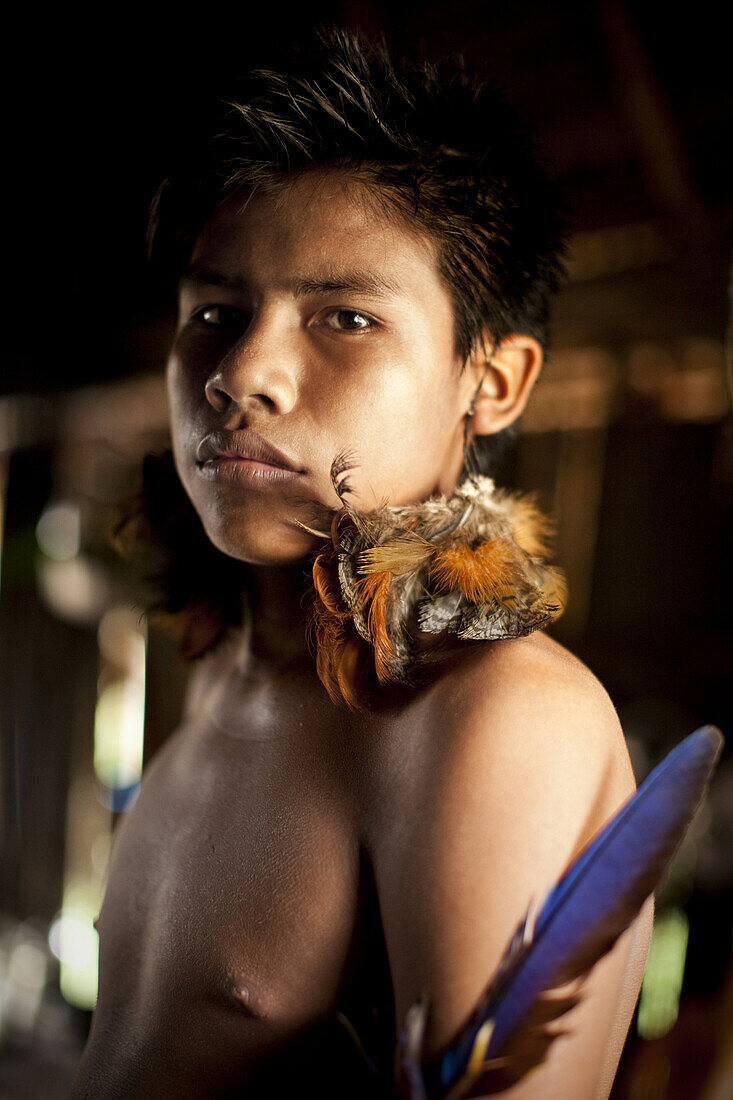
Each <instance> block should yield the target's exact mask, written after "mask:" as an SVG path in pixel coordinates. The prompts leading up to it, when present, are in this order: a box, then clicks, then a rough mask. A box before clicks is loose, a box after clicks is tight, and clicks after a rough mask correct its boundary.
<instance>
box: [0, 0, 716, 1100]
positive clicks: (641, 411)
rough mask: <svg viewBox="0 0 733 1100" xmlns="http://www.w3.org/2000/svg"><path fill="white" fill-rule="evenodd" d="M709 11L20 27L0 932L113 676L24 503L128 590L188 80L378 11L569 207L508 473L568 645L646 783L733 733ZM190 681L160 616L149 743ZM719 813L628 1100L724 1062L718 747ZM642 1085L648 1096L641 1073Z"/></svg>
mask: <svg viewBox="0 0 733 1100" xmlns="http://www.w3.org/2000/svg"><path fill="white" fill-rule="evenodd" d="M719 11H720V8H719V7H718V6H717V5H713V4H712V3H709V2H704V3H698V4H695V5H694V6H693V7H691V8H688V9H686V10H685V11H684V14H678V15H673V14H672V13H671V9H670V8H667V7H664V6H662V5H659V4H651V3H636V4H634V5H633V6H632V5H631V4H627V3H622V2H615V0H608V2H605V3H603V2H590V3H583V4H581V3H566V4H562V5H548V4H540V3H532V2H520V3H510V4H507V3H503V4H496V3H478V2H475V0H464V2H460V3H453V4H449V5H448V4H443V3H440V4H439V3H432V4H422V5H419V4H401V5H398V6H394V5H387V4H379V3H370V2H367V0H363V2H358V3H357V2H354V3H345V4H344V3H342V4H339V3H333V4H330V5H326V4H318V5H313V6H310V7H305V6H301V7H299V8H297V9H284V8H282V7H278V8H275V7H274V6H273V7H271V8H269V9H268V11H266V12H265V11H263V10H262V9H261V8H260V7H255V6H247V5H237V6H236V7H234V6H230V5H224V4H216V3H211V4H207V5H206V6H205V7H204V8H202V9H201V10H187V11H186V12H185V13H184V11H183V8H181V7H178V8H172V7H171V9H170V10H166V9H165V8H164V7H163V6H160V5H158V6H155V5H153V6H148V7H146V8H142V7H135V6H131V7H130V6H128V7H124V8H123V7H111V8H106V9H102V8H98V9H89V10H86V9H84V10H83V9H81V8H75V9H73V8H68V7H64V8H59V9H58V10H56V11H55V12H52V13H50V14H44V15H43V16H41V15H40V14H38V13H37V12H35V11H31V10H28V11H25V12H22V11H18V10H16V11H15V12H14V13H13V14H12V16H10V17H8V19H7V22H6V31H7V34H6V46H5V55H6V62H12V66H10V65H6V71H10V68H11V67H12V69H13V73H14V75H13V77H12V80H10V81H9V82H6V91H5V105H6V123H5V135H4V137H5V143H4V144H5V146H6V149H7V151H8V153H9V156H8V161H7V164H6V168H5V177H6V183H7V184H8V185H9V186H8V196H7V198H6V200H5V211H6V218H5V227H4V229H5V232H4V234H3V239H4V246H5V248H4V251H5V264H4V267H5V269H6V273H7V285H8V291H7V293H6V295H5V296H4V301H5V303H6V304H7V306H9V308H6V310H5V312H4V318H3V326H2V334H3V344H4V347H3V355H2V368H1V370H0V455H4V466H3V469H4V476H3V480H4V482H5V484H6V490H7V491H6V494H5V535H4V544H3V559H2V575H1V582H2V588H1V590H0V646H2V653H3V657H2V668H0V688H1V689H2V714H3V745H2V777H1V778H2V790H1V792H0V793H1V795H2V803H1V805H0V809H2V815H3V816H2V823H3V834H2V844H3V871H2V882H1V886H2V896H1V897H0V912H1V913H2V920H3V922H4V924H3V926H2V927H3V928H5V929H6V941H4V942H7V936H10V935H11V933H12V934H13V935H14V934H15V933H16V931H17V928H18V927H21V926H22V927H24V928H25V927H30V928H32V929H33V930H34V934H37V935H39V936H40V937H41V939H43V936H44V935H45V930H47V927H48V922H49V921H51V920H52V918H53V917H54V915H55V914H56V912H57V911H58V909H59V906H60V902H61V893H62V886H63V881H64V859H65V853H66V855H67V856H68V844H69V840H68V835H69V834H68V831H65V830H67V828H68V821H69V816H70V815H71V816H73V815H74V813H75V812H79V813H81V811H76V810H75V806H76V804H75V802H74V800H73V798H70V796H69V791H70V789H71V786H72V784H73V782H74V780H75V777H76V778H77V779H78V777H79V776H83V775H84V774H85V772H84V769H85V767H87V766H88V762H87V763H85V761H87V757H89V756H90V753H91V728H92V723H93V710H94V701H95V696H96V678H97V671H98V664H97V662H98V652H97V643H96V624H95V622H94V612H93V611H91V612H89V614H88V615H87V618H86V620H84V619H83V616H82V618H81V619H79V618H77V619H73V617H72V618H71V619H69V618H68V617H66V618H64V616H63V615H60V614H59V613H58V609H57V610H54V609H53V608H52V607H49V605H48V603H47V601H46V602H44V600H43V598H42V597H41V596H40V595H39V592H38V580H37V574H38V568H39V567H38V550H37V546H36V543H35V536H34V530H35V525H36V522H37V520H38V518H39V516H40V515H41V513H42V512H43V509H44V508H45V507H46V506H47V504H48V503H49V502H52V501H53V500H55V499H57V498H60V497H65V498H73V499H77V500H80V501H81V502H82V505H83V509H82V510H83V516H84V524H83V545H84V551H85V552H86V553H87V554H88V555H89V557H90V558H91V559H92V560H93V561H95V562H96V563H97V564H98V565H99V567H100V568H101V569H103V570H104V573H105V577H106V579H107V580H106V583H107V584H108V588H109V591H110V592H111V593H112V594H114V593H115V592H116V591H117V589H116V587H115V586H116V585H117V579H116V578H117V574H116V570H117V568H118V567H117V566H116V565H115V563H114V559H113V557H112V555H111V552H110V551H109V550H108V548H107V546H106V541H105V539H106V531H107V529H108V526H109V520H110V516H111V514H112V507H113V504H114V501H115V500H116V499H117V497H118V496H119V495H120V494H121V493H122V492H123V491H124V490H126V489H127V488H129V486H130V485H131V484H132V482H133V480H134V476H135V472H136V471H137V469H138V468H139V464H140V459H141V457H142V454H144V453H145V451H146V450H147V449H149V448H150V447H151V446H156V445H162V444H163V443H164V441H165V407H164V403H163V401H162V389H161V386H160V375H161V371H162V369H163V365H164V362H165V357H166V349H167V341H168V339H169V336H170V325H171V312H170V302H169V301H168V299H167V298H166V296H165V294H164V293H163V291H162V288H161V287H160V286H159V285H158V284H157V283H156V282H155V280H154V279H153V278H152V276H151V274H150V273H149V271H148V269H147V266H146V261H145V222H146V215H147V207H148V204H149V202H150V199H151V198H152V195H153V193H154V191H155V189H156V187H157V186H158V184H159V182H160V180H161V179H162V178H163V176H164V175H165V172H166V167H167V165H168V164H169V163H170V159H171V155H172V153H173V151H174V150H175V149H176V148H177V147H178V146H179V144H180V143H181V142H182V141H185V140H186V133H187V130H188V129H189V128H190V126H191V120H192V118H194V117H195V114H196V112H197V111H198V110H199V107H200V104H201V101H202V98H203V97H204V96H205V95H211V94H212V92H216V91H217V90H218V89H220V88H221V89H222V90H223V89H226V87H227V86H228V84H229V82H230V80H231V78H232V77H233V76H235V75H236V73H237V72H240V71H242V70H243V69H245V68H247V67H249V66H250V65H253V64H255V65H266V64H268V62H269V61H270V60H271V59H272V58H273V57H274V56H275V54H276V51H277V49H278V48H279V47H280V46H281V45H282V42H283V41H284V40H286V39H297V38H298V36H299V35H300V34H302V33H304V32H305V31H306V30H307V29H308V28H310V27H311V26H312V24H313V23H314V22H318V21H323V20H328V19H330V18H334V19H336V20H338V21H340V22H343V23H345V24H347V25H352V26H353V25H359V26H361V27H362V28H363V29H364V30H365V31H367V32H368V33H375V32H377V31H379V30H384V32H385V34H386V37H387V40H388V43H389V44H390V45H391V47H392V48H393V51H394V53H396V54H400V53H403V52H407V53H410V54H412V55H413V56H427V57H430V58H436V57H438V56H440V55H441V54H443V53H448V52H451V51H460V52H462V53H463V54H464V56H465V57H466V58H467V59H468V61H469V62H472V63H474V64H477V65H486V66H487V67H488V70H489V72H490V73H491V74H492V76H493V77H494V79H495V80H496V82H497V83H498V84H499V85H500V86H501V87H503V88H504V89H505V91H506V93H507V96H508V98H509V99H510V100H511V101H512V102H513V103H514V104H515V106H516V107H517V108H518V110H519V112H520V114H521V115H522V116H523V117H524V118H525V119H526V121H527V123H528V125H529V127H530V129H531V130H532V131H533V132H534V134H535V135H536V137H537V139H538V141H539V143H540V145H541V147H542V148H543V150H544V153H545V157H546V160H547V164H548V168H549V171H550V172H551V174H552V175H553V177H554V178H555V179H556V180H557V181H558V182H559V183H560V185H561V187H562V189H563V191H564V194H565V196H566V199H567V203H568V208H569V224H570V228H571V231H572V237H571V264H570V270H571V280H570V282H569V284H568V286H567V288H566V289H565V290H564V291H563V293H562V295H561V297H560V300H559V302H558V307H557V310H556V315H555V316H556V320H555V328H554V337H553V354H552V355H551V356H550V359H549V361H548V365H547V367H546V370H545V374H544V376H543V379H542V380H541V383H540V385H539V386H538V390H537V394H536V399H535V402H534V404H533V405H531V406H530V409H529V410H528V413H527V416H526V418H525V421H526V423H525V431H524V433H523V435H522V438H521V440H520V444H519V447H518V449H517V452H516V454H515V455H514V456H513V457H510V458H509V459H508V460H507V462H506V463H505V466H504V468H503V470H502V476H503V479H504V482H506V483H510V484H515V485H517V486H518V487H520V488H527V489H531V488H537V489H539V490H540V492H541V494H542V495H543V498H544V501H545V503H546V505H547V506H548V507H551V508H553V510H554V511H555V512H556V514H557V515H558V520H559V525H560V531H559V542H558V556H559V559H560V561H561V563H562V564H563V565H564V566H565V568H566V570H567V572H568V577H569V582H570V593H571V602H570V605H569V607H568V612H567V613H566V616H565V617H564V618H563V619H562V620H560V622H559V623H558V624H557V628H556V631H555V633H556V636H557V637H558V639H559V640H560V641H562V642H564V644H566V645H567V646H568V647H569V648H570V649H572V650H573V652H575V653H577V654H578V655H579V656H580V657H581V658H582V659H583V660H584V661H586V663H587V664H588V665H589V666H590V667H591V669H592V670H593V671H594V672H595V673H596V675H597V676H598V677H599V678H600V680H601V681H602V682H603V684H604V685H605V686H606V688H607V690H608V691H609V693H610V695H611V698H612V699H613V701H614V703H615V704H616V706H617V709H618V711H619V714H620V717H621V720H622V724H623V726H624V730H625V732H626V734H627V738H628V740H629V748H630V751H631V754H632V762H633V763H634V767H635V770H636V773H637V779H639V778H641V777H642V776H643V774H645V773H646V771H647V770H648V768H649V767H650V766H651V765H652V764H653V763H654V762H655V761H656V760H657V759H658V758H659V757H660V756H661V755H662V754H663V753H664V752H666V751H667V750H668V748H669V747H671V745H672V744H674V743H675V742H676V741H678V740H679V739H680V738H681V737H683V736H685V735H686V734H687V733H689V732H691V731H692V729H694V728H695V727H696V726H697V725H700V724H702V723H703V722H713V723H715V724H717V725H719V726H720V727H721V728H722V729H723V731H724V733H726V735H727V736H728V739H729V741H730V738H731V736H733V720H732V719H733V714H732V711H733V692H732V691H731V683H732V681H733V676H732V671H733V640H732V637H731V631H730V626H729V624H730V621H731V613H732V611H733V608H732V606H731V595H730V592H731V584H730V562H731V560H732V556H731V537H730V536H731V515H732V514H733V509H732V508H731V503H732V501H733V433H732V431H731V422H730V416H729V388H728V386H729V384H730V378H728V382H727V383H726V373H725V365H724V364H725V333H726V326H727V324H728V297H727V283H728V277H729V264H730V256H731V243H732V242H733V182H732V179H733V175H732V173H731V170H730V159H731V158H730V147H731V124H732V122H733V102H732V98H731V93H730V83H731V81H730V57H729V34H728V31H727V27H725V26H724V23H723V17H722V16H721V15H720V14H719ZM729 354H730V351H729ZM728 369H729V371H730V359H729V368H728ZM110 598H112V596H110ZM183 678H184V671H183V669H182V668H181V667H180V665H177V664H176V663H175V658H174V657H173V654H172V651H171V647H170V643H169V641H168V640H167V639H166V638H165V637H164V636H163V635H162V634H158V633H156V632H155V631H151V636H150V641H149V651H148V694H147V712H146V756H148V757H149V755H150V754H151V752H152V751H153V750H154V748H155V746H156V745H157V744H159V743H160V741H161V740H163V739H164V738H165V736H166V735H167V733H168V732H170V729H171V728H172V725H173V724H174V723H175V721H176V720H177V713H178V706H179V703H180V690H179V689H180V685H181V683H182V682H183ZM709 801H710V811H709V813H708V816H707V817H706V818H705V821H704V823H703V825H704V827H701V831H700V833H699V835H698V839H697V841H696V846H695V848H694V851H692V852H689V851H688V856H687V863H685V865H684V868H683V869H682V870H681V871H679V873H678V874H677V876H676V878H675V880H674V882H673V884H672V887H670V888H669V889H668V896H667V900H668V902H669V904H675V905H678V906H681V907H682V908H683V909H684V911H685V913H686V914H687V916H688V919H689V921H690V940H689V947H688V953H687V961H686V965H685V975H684V986H683V996H682V1001H681V1008H680V1015H679V1018H678V1021H677V1023H676V1025H675V1027H674V1028H673V1029H672V1031H671V1032H669V1033H668V1035H666V1036H665V1037H663V1038H660V1039H658V1040H655V1041H653V1042H645V1041H643V1040H641V1039H638V1038H636V1036H635V1031H634V1028H632V1031H631V1032H630V1037H629V1042H628V1044H627V1051H626V1054H625V1057H624V1060H623V1062H622V1067H621V1071H620V1073H619V1078H618V1081H617V1085H616V1087H615V1091H614V1096H617V1097H618V1098H619V1100H621V1098H622V1097H626V1096H632V1095H635V1096H644V1095H655V1096H657V1095H658V1096H659V1097H662V1096H669V1097H672V1098H673V1097H678V1096H679V1097H686V1096H693V1095H698V1090H699V1089H700V1088H702V1081H703V1080H704V1078H705V1076H706V1075H707V1074H708V1073H709V1072H710V1069H711V1066H712V1065H713V1063H714V1059H715V1050H716V1049H717V1048H716V1046H715V1040H714V1038H713V1036H715V1035H717V1034H718V1031H719V1030H720V1029H721V1028H722V1027H723V1026H724V1024H723V1020H724V1011H723V1008H722V1005H723V1002H724V998H725V997H726V996H727V997H728V1003H729V1004H730V997H731V993H730V987H731V978H730V961H729V960H730V950H731V916H732V915H733V869H732V864H731V860H730V857H729V856H728V852H729V851H730V844H731V843H733V826H732V824H731V813H730V806H731V804H732V802H733V793H732V786H731V767H730V747H729V746H728V747H727V749H726V753H725V756H724V761H723V765H721V767H720V769H719V773H718V776H717V777H716V786H715V788H714V791H713V792H711V798H710V800H709ZM662 900H663V899H662ZM661 908H663V906H661ZM23 922H24V923H23ZM28 922H30V924H28ZM14 930H15V931H14ZM0 931H2V929H0ZM2 958H3V956H2V952H1V951H0V963H2ZM51 966H53V964H51ZM49 973H50V975H51V980H50V982H49V985H48V988H47V989H46V991H45V992H44V1001H43V1005H44V1009H43V1012H41V1013H40V1015H38V1016H37V1018H34V1021H33V1023H32V1026H30V1027H29V1029H27V1031H26V1033H25V1034H20V1033H19V1032H18V1030H17V1029H16V1030H13V1029H12V1028H5V1030H3V1025H2V1014H1V1011H0V1042H2V1041H3V1038H4V1046H3V1047H2V1048H1V1049H0V1096H3V1097H4V1096H7V1097H10V1098H15V1097H20V1096H25V1095H33V1096H42V1095H43V1096H49V1097H53V1096H59V1095H64V1092H63V1089H64V1087H65V1085H64V1081H65V1077H64V1074H67V1075H68V1073H69V1072H70V1071H71V1069H72V1068H73V1064H74V1062H75V1059H76V1057H78V1043H79V1041H80V1040H81V1039H83V1034H84V1030H85V1028H86V1026H87V1023H88V1018H87V1017H86V1015H84V1014H83V1013H71V1012H69V1013H68V1014H67V1013H66V1010H65V1009H64V1007H63V1005H62V1004H61V1002H60V1001H58V1000H54V990H53V969H51V970H50V971H49ZM1 978H2V966H1V965H0V979H1ZM49 1005H50V1006H51V1007H50V1008H49ZM1 1006H2V997H1V996H0V1009H1ZM693 1009H694V1012H693V1011H692V1010H693ZM44 1013H45V1014H44ZM693 1017H694V1018H695V1019H696V1020H697V1021H698V1022H697V1024H696V1025H695V1024H693V1023H692V1022H691V1020H692V1019H693ZM49 1020H50V1021H52V1023H51V1024H49ZM701 1021H702V1022H701ZM696 1027H697V1030H695V1028H696ZM49 1028H50V1031H52V1032H53V1036H55V1038H53V1041H51V1039H50V1038H49V1034H50V1031H49ZM54 1028H55V1029H56V1030H55V1031H54ZM716 1028H717V1029H718V1031H716ZM721 1034H722V1032H721ZM690 1065H692V1066H693V1069H690ZM683 1066H685V1067H687V1068H686V1069H683V1068H682V1067H683ZM649 1067H651V1068H649ZM644 1074H647V1077H646V1078H645V1077H644V1076H643V1075H644ZM655 1074H656V1076H655ZM685 1074H687V1076H685ZM34 1075H35V1076H34ZM665 1075H666V1076H665ZM690 1075H691V1076H690ZM644 1080H646V1081H647V1084H648V1082H649V1081H651V1082H653V1087H654V1088H655V1089H660V1090H662V1091H658V1092H652V1091H651V1088H652V1086H651V1085H649V1086H648V1091H647V1092H644V1091H643V1088H642V1085H640V1084H639V1082H640V1081H644ZM660 1081H661V1082H663V1084H660ZM664 1082H666V1083H664ZM644 1087H646V1086H644ZM640 1088H642V1091H638V1090H639V1089H640ZM3 1089H4V1090H5V1091H3ZM634 1089H636V1090H637V1091H636V1092H635V1091H634ZM44 1090H45V1091H44Z"/></svg>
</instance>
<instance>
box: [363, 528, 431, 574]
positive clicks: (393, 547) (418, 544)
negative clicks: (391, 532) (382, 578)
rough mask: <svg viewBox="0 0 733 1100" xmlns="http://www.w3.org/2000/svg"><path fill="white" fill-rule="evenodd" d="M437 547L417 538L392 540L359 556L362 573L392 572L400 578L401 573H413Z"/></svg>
mask: <svg viewBox="0 0 733 1100" xmlns="http://www.w3.org/2000/svg"><path fill="white" fill-rule="evenodd" d="M434 549H435V547H434V546H433V545H432V543H430V542H428V540H427V539H423V538H420V537H419V536H415V537H412V538H404V539H392V541H391V542H384V543H382V544H381V545H380V546H370V547H369V548H368V549H367V550H362V552H361V553H360V554H359V568H358V571H359V572H360V573H383V572H390V573H394V574H395V575H396V576H398V575H399V574H400V573H412V572H413V570H415V569H419V568H420V566H421V565H422V564H423V563H424V562H425V561H426V560H427V559H428V558H429V557H430V555H431V554H432V553H433V551H434Z"/></svg>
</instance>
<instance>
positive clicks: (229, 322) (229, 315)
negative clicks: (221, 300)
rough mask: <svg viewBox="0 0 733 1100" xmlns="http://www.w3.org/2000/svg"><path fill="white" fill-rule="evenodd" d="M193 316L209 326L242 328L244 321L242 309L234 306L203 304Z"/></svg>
mask: <svg viewBox="0 0 733 1100" xmlns="http://www.w3.org/2000/svg"><path fill="white" fill-rule="evenodd" d="M193 316H194V320H196V321H200V322H201V324H202V325H205V326H206V327H207V328H241V327H242V325H243V323H244V321H243V317H242V312H241V310H239V309H235V307H234V306H225V305H211V306H202V307H201V309H197V310H196V312H195V313H194V315H193Z"/></svg>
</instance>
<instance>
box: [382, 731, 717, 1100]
mask: <svg viewBox="0 0 733 1100" xmlns="http://www.w3.org/2000/svg"><path fill="white" fill-rule="evenodd" d="M722 745H723V736H722V734H721V732H720V730H718V729H717V728H716V727H715V726H703V727H701V728H700V729H698V730H696V731H695V732H694V733H692V734H690V736H689V737H687V738H685V740H683V741H682V742H680V744H679V745H677V747H676V748H675V749H673V750H672V751H671V752H670V753H669V754H668V755H667V756H666V757H665V758H664V760H663V761H662V762H661V763H660V764H658V765H657V767H656V768H655V769H654V770H653V771H652V772H651V773H650V774H649V775H648V776H647V778H646V779H645V780H644V782H643V783H642V784H641V786H640V787H639V789H638V790H637V791H636V793H635V794H634V795H632V796H631V797H630V798H629V799H628V800H627V801H626V803H624V805H623V806H622V807H621V808H620V809H619V810H618V811H617V813H616V814H615V815H614V816H613V817H612V818H611V820H610V821H609V822H608V823H607V824H606V825H605V826H604V827H603V829H601V830H600V832H599V833H598V834H597V835H596V836H595V838H594V839H593V840H592V841H591V842H590V843H589V844H588V845H587V846H586V848H585V849H584V851H583V852H582V853H581V854H580V855H579V856H578V857H577V858H576V859H575V860H574V861H573V863H572V864H571V865H570V867H569V868H568V869H567V871H566V872H565V874H564V875H563V877H562V878H561V879H560V881H559V882H558V883H557V885H556V886H555V887H554V888H553V889H552V890H550V892H549V893H548V894H547V895H546V897H545V899H544V901H543V902H542V903H541V905H539V906H534V907H530V909H529V910H528V912H527V913H526V914H525V916H524V918H523V919H522V921H521V922H520V924H519V925H518V927H517V929H516V930H515V932H514V934H513V936H512V938H511V941H510V943H509V946H508V948H507V950H506V952H505V954H504V956H503V958H502V960H501V963H500V965H499V967H498V969H497V971H496V973H495V975H494V976H493V978H492V979H491V981H490V982H489V983H488V985H487V987H486V989H485V991H484V993H483V994H482V996H481V997H480V999H479V1001H478V1003H477V1005H476V1008H475V1009H474V1011H473V1013H472V1014H471V1017H470V1019H469V1020H468V1022H467V1023H466V1024H465V1025H464V1026H463V1027H462V1028H461V1030H460V1032H459V1033H458V1034H457V1035H456V1036H455V1038H454V1039H453V1040H452V1042H451V1043H450V1044H449V1046H448V1047H447V1048H446V1049H445V1050H444V1051H442V1052H441V1053H440V1054H439V1055H437V1056H435V1057H434V1058H431V1059H430V1061H429V1062H427V1063H425V1064H422V1063H421V1058H420V1050H421V1046H422V1036H423V1035H424V1030H425V1024H426V1020H427V1006H426V1005H425V1004H424V1003H419V1004H417V1005H413V1007H412V1009H411V1010H410V1011H411V1016H410V1017H409V1019H408V1021H407V1022H406V1026H405V1028H404V1029H403V1032H402V1035H401V1037H400V1047H401V1051H402V1065H403V1071H404V1074H405V1079H406V1082H407V1087H408V1095H409V1096H410V1100H424V1098H425V1097H428V1098H430V1100H434V1098H436V1097H441V1098H443V1097H444V1098H446V1100H447V1098H450V1100H457V1098H458V1097H461V1096H465V1095H466V1094H467V1093H468V1090H472V1091H473V1090H474V1089H475V1088H477V1087H480V1089H481V1094H482V1095H487V1094H490V1093H493V1092H498V1091H502V1090H503V1089H506V1088H508V1087H510V1086H511V1085H512V1084H514V1083H516V1082H517V1081H519V1080H520V1079H521V1078H522V1077H523V1076H524V1075H525V1074H526V1073H528V1072H529V1070H530V1069H533V1068H534V1067H535V1066H536V1065H538V1064H539V1063H540V1062H542V1061H543V1059H544V1057H545V1055H546V1053H547V1050H548V1048H549V1047H550V1045H551V1043H552V1042H553V1041H554V1039H555V1038H556V1037H557V1035H558V1034H560V1033H559V1032H557V1031H550V1030H549V1029H548V1027H547V1025H548V1024H549V1023H551V1022H553V1021H555V1020H557V1019H558V1018H559V1017H561V1016H562V1015H564V1013H566V1012H567V1011H569V1009H570V1008H572V1007H573V1005H575V1004H577V1002H578V1000H579V999H580V996H579V993H578V990H577V989H575V990H572V991H571V992H569V993H567V992H566V993H565V995H563V996H559V997H558V996H554V997H553V996H552V991H553V990H557V989H558V987H560V986H564V985H565V984H566V983H568V982H571V981H573V980H578V981H579V982H581V983H582V981H584V980H585V978H586V977H587V975H588V973H589V972H590V970H591V969H592V967H593V966H594V965H595V963H596V962H597V961H598V960H599V959H600V958H602V957H603V956H604V955H605V954H607V952H608V951H610V950H611V948H612V947H613V945H614V943H615V942H616V941H617V939H618V937H619V936H620V935H621V934H622V932H624V931H625V929H626V928H628V927H629V925H630V924H631V922H632V921H633V919H634V917H635V916H636V915H637V913H638V911H639V909H640V908H641V906H642V904H643V903H644V901H645V900H646V898H647V897H648V896H649V895H650V894H651V893H652V891H653V890H654V889H655V888H656V887H657V885H658V884H659V882H660V881H661V879H662V877H663V875H664V872H665V870H666V869H667V867H668V865H669V863H670V861H671V859H672V857H673V855H674V853H675V851H676V850H677V848H678V846H679V844H680V842H681V840H682V838H683V836H684V834H685V832H686V830H687V828H688V826H689V824H690V822H691V820H692V818H693V816H694V814H695V811H696V809H697V807H698V805H699V804H700V802H701V800H702V798H703V796H704V793H705V789H706V786H707V783H708V781H709V779H710V775H711V774H712V771H713V769H714V767H715V764H716V762H717V760H718V757H719V755H720V752H721V749H722ZM416 1081H418V1082H419V1083H418V1085H417V1086H416V1084H415V1082H416Z"/></svg>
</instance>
